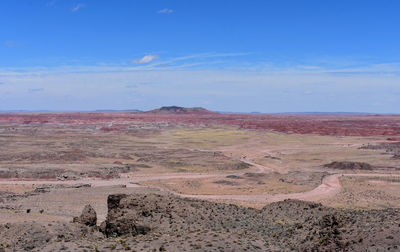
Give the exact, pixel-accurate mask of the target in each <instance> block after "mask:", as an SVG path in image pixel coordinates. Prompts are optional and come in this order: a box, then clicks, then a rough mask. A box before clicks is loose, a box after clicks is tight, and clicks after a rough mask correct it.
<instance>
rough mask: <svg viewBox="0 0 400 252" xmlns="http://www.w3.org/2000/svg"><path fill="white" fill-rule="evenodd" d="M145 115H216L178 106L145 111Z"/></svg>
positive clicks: (198, 109)
mask: <svg viewBox="0 0 400 252" xmlns="http://www.w3.org/2000/svg"><path fill="white" fill-rule="evenodd" d="M146 113H152V114H216V112H213V111H210V110H207V109H205V108H200V107H195V108H185V107H178V106H165V107H161V108H158V109H153V110H150V111H146Z"/></svg>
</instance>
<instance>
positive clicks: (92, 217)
mask: <svg viewBox="0 0 400 252" xmlns="http://www.w3.org/2000/svg"><path fill="white" fill-rule="evenodd" d="M72 222H77V223H81V224H83V225H86V226H96V224H97V214H96V211H95V210H94V209H93V207H92V206H91V205H86V206H85V208H84V209H83V211H82V214H81V216H79V217H74V219H73V221H72Z"/></svg>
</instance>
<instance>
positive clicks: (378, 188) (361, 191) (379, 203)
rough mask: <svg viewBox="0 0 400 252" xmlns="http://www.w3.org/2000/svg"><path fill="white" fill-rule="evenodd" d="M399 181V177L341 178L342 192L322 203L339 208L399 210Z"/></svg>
mask: <svg viewBox="0 0 400 252" xmlns="http://www.w3.org/2000/svg"><path fill="white" fill-rule="evenodd" d="M399 181H400V179H399V177H394V178H385V177H378V176H377V177H341V178H340V183H341V185H342V191H341V192H340V193H339V194H337V195H336V196H334V197H333V198H330V199H326V200H323V201H322V203H323V204H325V205H329V206H333V207H341V208H369V209H371V208H372V209H384V208H388V207H395V208H399V207H400V183H399Z"/></svg>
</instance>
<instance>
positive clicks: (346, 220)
mask: <svg viewBox="0 0 400 252" xmlns="http://www.w3.org/2000/svg"><path fill="white" fill-rule="evenodd" d="M107 204H108V215H107V219H106V220H105V221H104V222H103V223H102V225H101V227H100V230H101V231H102V232H103V233H104V234H105V235H106V236H107V237H114V236H121V235H124V236H126V235H132V236H136V235H139V234H142V235H146V234H149V233H152V234H161V235H168V236H171V239H174V238H173V237H181V236H187V235H189V234H191V233H196V232H197V233H207V232H208V231H216V232H219V233H236V234H241V237H242V238H243V239H249V240H251V239H254V237H257V239H261V240H262V241H263V242H264V243H265V244H264V246H265V248H271V249H272V248H275V249H276V248H282V249H288V248H289V249H295V250H310V249H311V250H312V249H314V250H319V251H320V250H328V251H329V250H361V251H363V250H365V249H367V248H370V247H374V246H375V247H376V248H384V249H387V248H400V212H399V210H398V209H386V210H340V209H334V208H329V207H324V206H322V205H321V204H315V203H310V202H304V201H299V200H285V201H281V202H276V203H272V204H269V205H267V206H265V207H264V208H263V209H261V210H257V209H253V208H245V207H240V206H237V205H233V204H222V203H215V202H209V201H203V200H197V199H187V198H180V197H177V196H173V195H158V194H134V195H126V194H116V195H109V197H108V201H107ZM383 227H385V228H384V229H383ZM247 236H248V237H247ZM252 237H253V238H252ZM204 239H205V240H206V239H207V238H204ZM208 239H212V237H210V238H208Z"/></svg>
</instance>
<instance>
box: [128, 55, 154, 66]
mask: <svg viewBox="0 0 400 252" xmlns="http://www.w3.org/2000/svg"><path fill="white" fill-rule="evenodd" d="M159 58H160V56H159V55H157V54H153V55H151V54H150V55H145V56H143V58H141V59H138V60H132V61H131V64H147V63H150V62H152V61H154V60H157V59H159Z"/></svg>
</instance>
